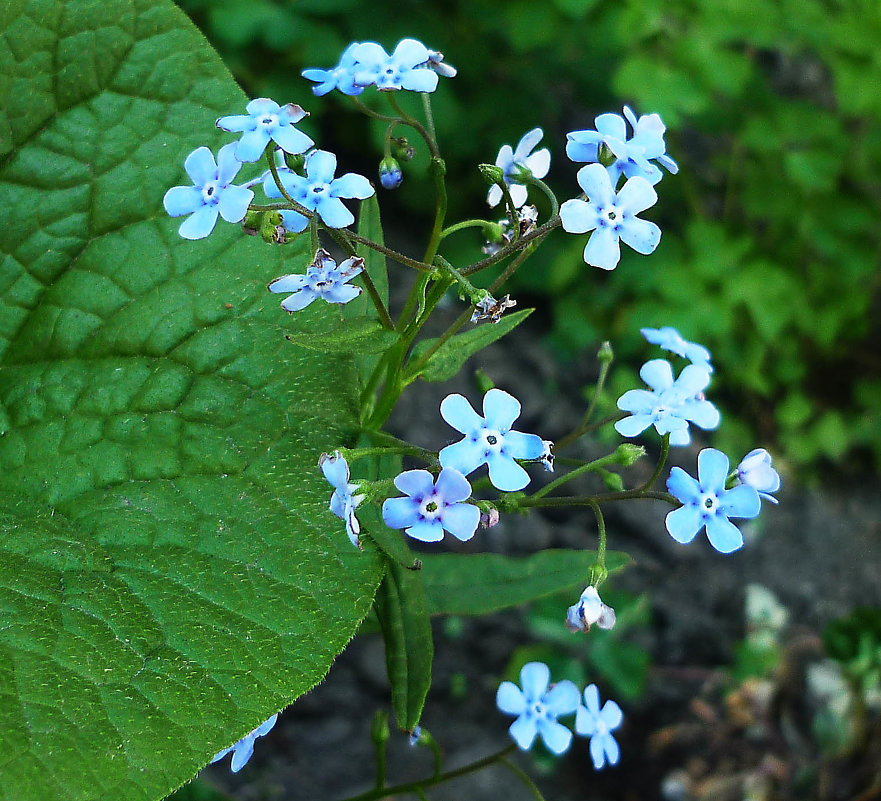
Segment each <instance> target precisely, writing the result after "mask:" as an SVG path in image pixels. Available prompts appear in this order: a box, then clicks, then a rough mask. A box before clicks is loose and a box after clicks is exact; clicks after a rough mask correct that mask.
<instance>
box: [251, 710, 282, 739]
mask: <svg viewBox="0 0 881 801" xmlns="http://www.w3.org/2000/svg"><path fill="white" fill-rule="evenodd" d="M277 720H278V712H276V713H275V714H274V715H272V716H270V717H269V718H267V719H266V720H264V721H263V723H261V724H260V725H259V726H258V727H257V728H256V729H254V731H253V732H252V734H253V735H254V736H255V737H265V736H266V735H267V734H269V732H270V731H272V727H273V726H275V722H276V721H277Z"/></svg>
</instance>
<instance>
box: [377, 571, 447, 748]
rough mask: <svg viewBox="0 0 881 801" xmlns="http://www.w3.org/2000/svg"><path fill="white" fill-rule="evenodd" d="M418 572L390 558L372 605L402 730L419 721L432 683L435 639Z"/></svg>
mask: <svg viewBox="0 0 881 801" xmlns="http://www.w3.org/2000/svg"><path fill="white" fill-rule="evenodd" d="M421 572H422V571H420V570H407V569H406V568H403V567H401V566H400V565H399V564H398V563H397V562H393V561H389V562H388V565H387V568H386V572H385V577H384V578H383V580H382V583H381V584H380V585H379V590H378V591H377V593H376V602H375V605H374V608H375V609H376V614H377V617H378V618H379V625H380V627H381V628H382V636H383V639H384V640H385V661H386V668H387V670H388V677H389V682H390V684H391V686H392V706H393V707H394V710H395V717H396V718H397V720H398V728H399V729H401V730H402V731H413V727H414V726H416V724H417V723H419V718H420V717H421V716H422V707H423V706H424V705H425V696H426V695H427V694H428V688H429V687H430V686H431V662H432V659H433V658H434V642H433V640H432V637H431V622H430V621H429V618H428V607H427V605H426V600H425V590H424V588H423V586H422V575H421Z"/></svg>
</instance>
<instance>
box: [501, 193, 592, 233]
mask: <svg viewBox="0 0 881 801" xmlns="http://www.w3.org/2000/svg"><path fill="white" fill-rule="evenodd" d="M490 191H492V190H490ZM499 192H500V193H501V189H500V190H499ZM490 205H491V206H494V205H495V203H491V204H490ZM560 222H561V223H562V224H563V230H564V231H566V232H567V233H570V234H586V233H587V232H588V231H592V230H593V229H594V228H596V227H597V213H596V209H595V208H594V207H593V206H592V205H591V204H590V203H586V202H585V201H583V200H579V199H578V198H573V199H572V200H567V201H566V202H565V203H563V205H562V206H560Z"/></svg>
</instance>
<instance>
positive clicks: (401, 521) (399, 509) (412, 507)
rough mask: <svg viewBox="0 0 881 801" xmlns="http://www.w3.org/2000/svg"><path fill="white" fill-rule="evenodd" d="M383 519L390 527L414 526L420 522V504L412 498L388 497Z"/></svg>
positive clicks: (384, 506) (383, 508)
mask: <svg viewBox="0 0 881 801" xmlns="http://www.w3.org/2000/svg"><path fill="white" fill-rule="evenodd" d="M382 519H383V520H384V521H385V524H386V525H387V526H388V527H389V528H408V527H409V526H414V525H416V523H418V522H419V504H418V503H417V502H416V501H414V500H413V499H412V498H387V499H386V500H385V502H384V503H383V504H382ZM441 537H443V534H441Z"/></svg>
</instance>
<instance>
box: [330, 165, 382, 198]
mask: <svg viewBox="0 0 881 801" xmlns="http://www.w3.org/2000/svg"><path fill="white" fill-rule="evenodd" d="M375 192H376V190H375V189H374V188H373V186H372V185H371V183H370V181H368V180H367V179H366V178H365V177H364V176H363V175H358V174H357V173H354V172H347V173H346V174H345V175H341V176H340V177H339V178H337V179H335V180H334V181H332V182H331V184H330V194H331V196H332V197H352V198H357V199H358V200H364V199H365V198H368V197H370V196H371V195H373V194H374V193H375Z"/></svg>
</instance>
